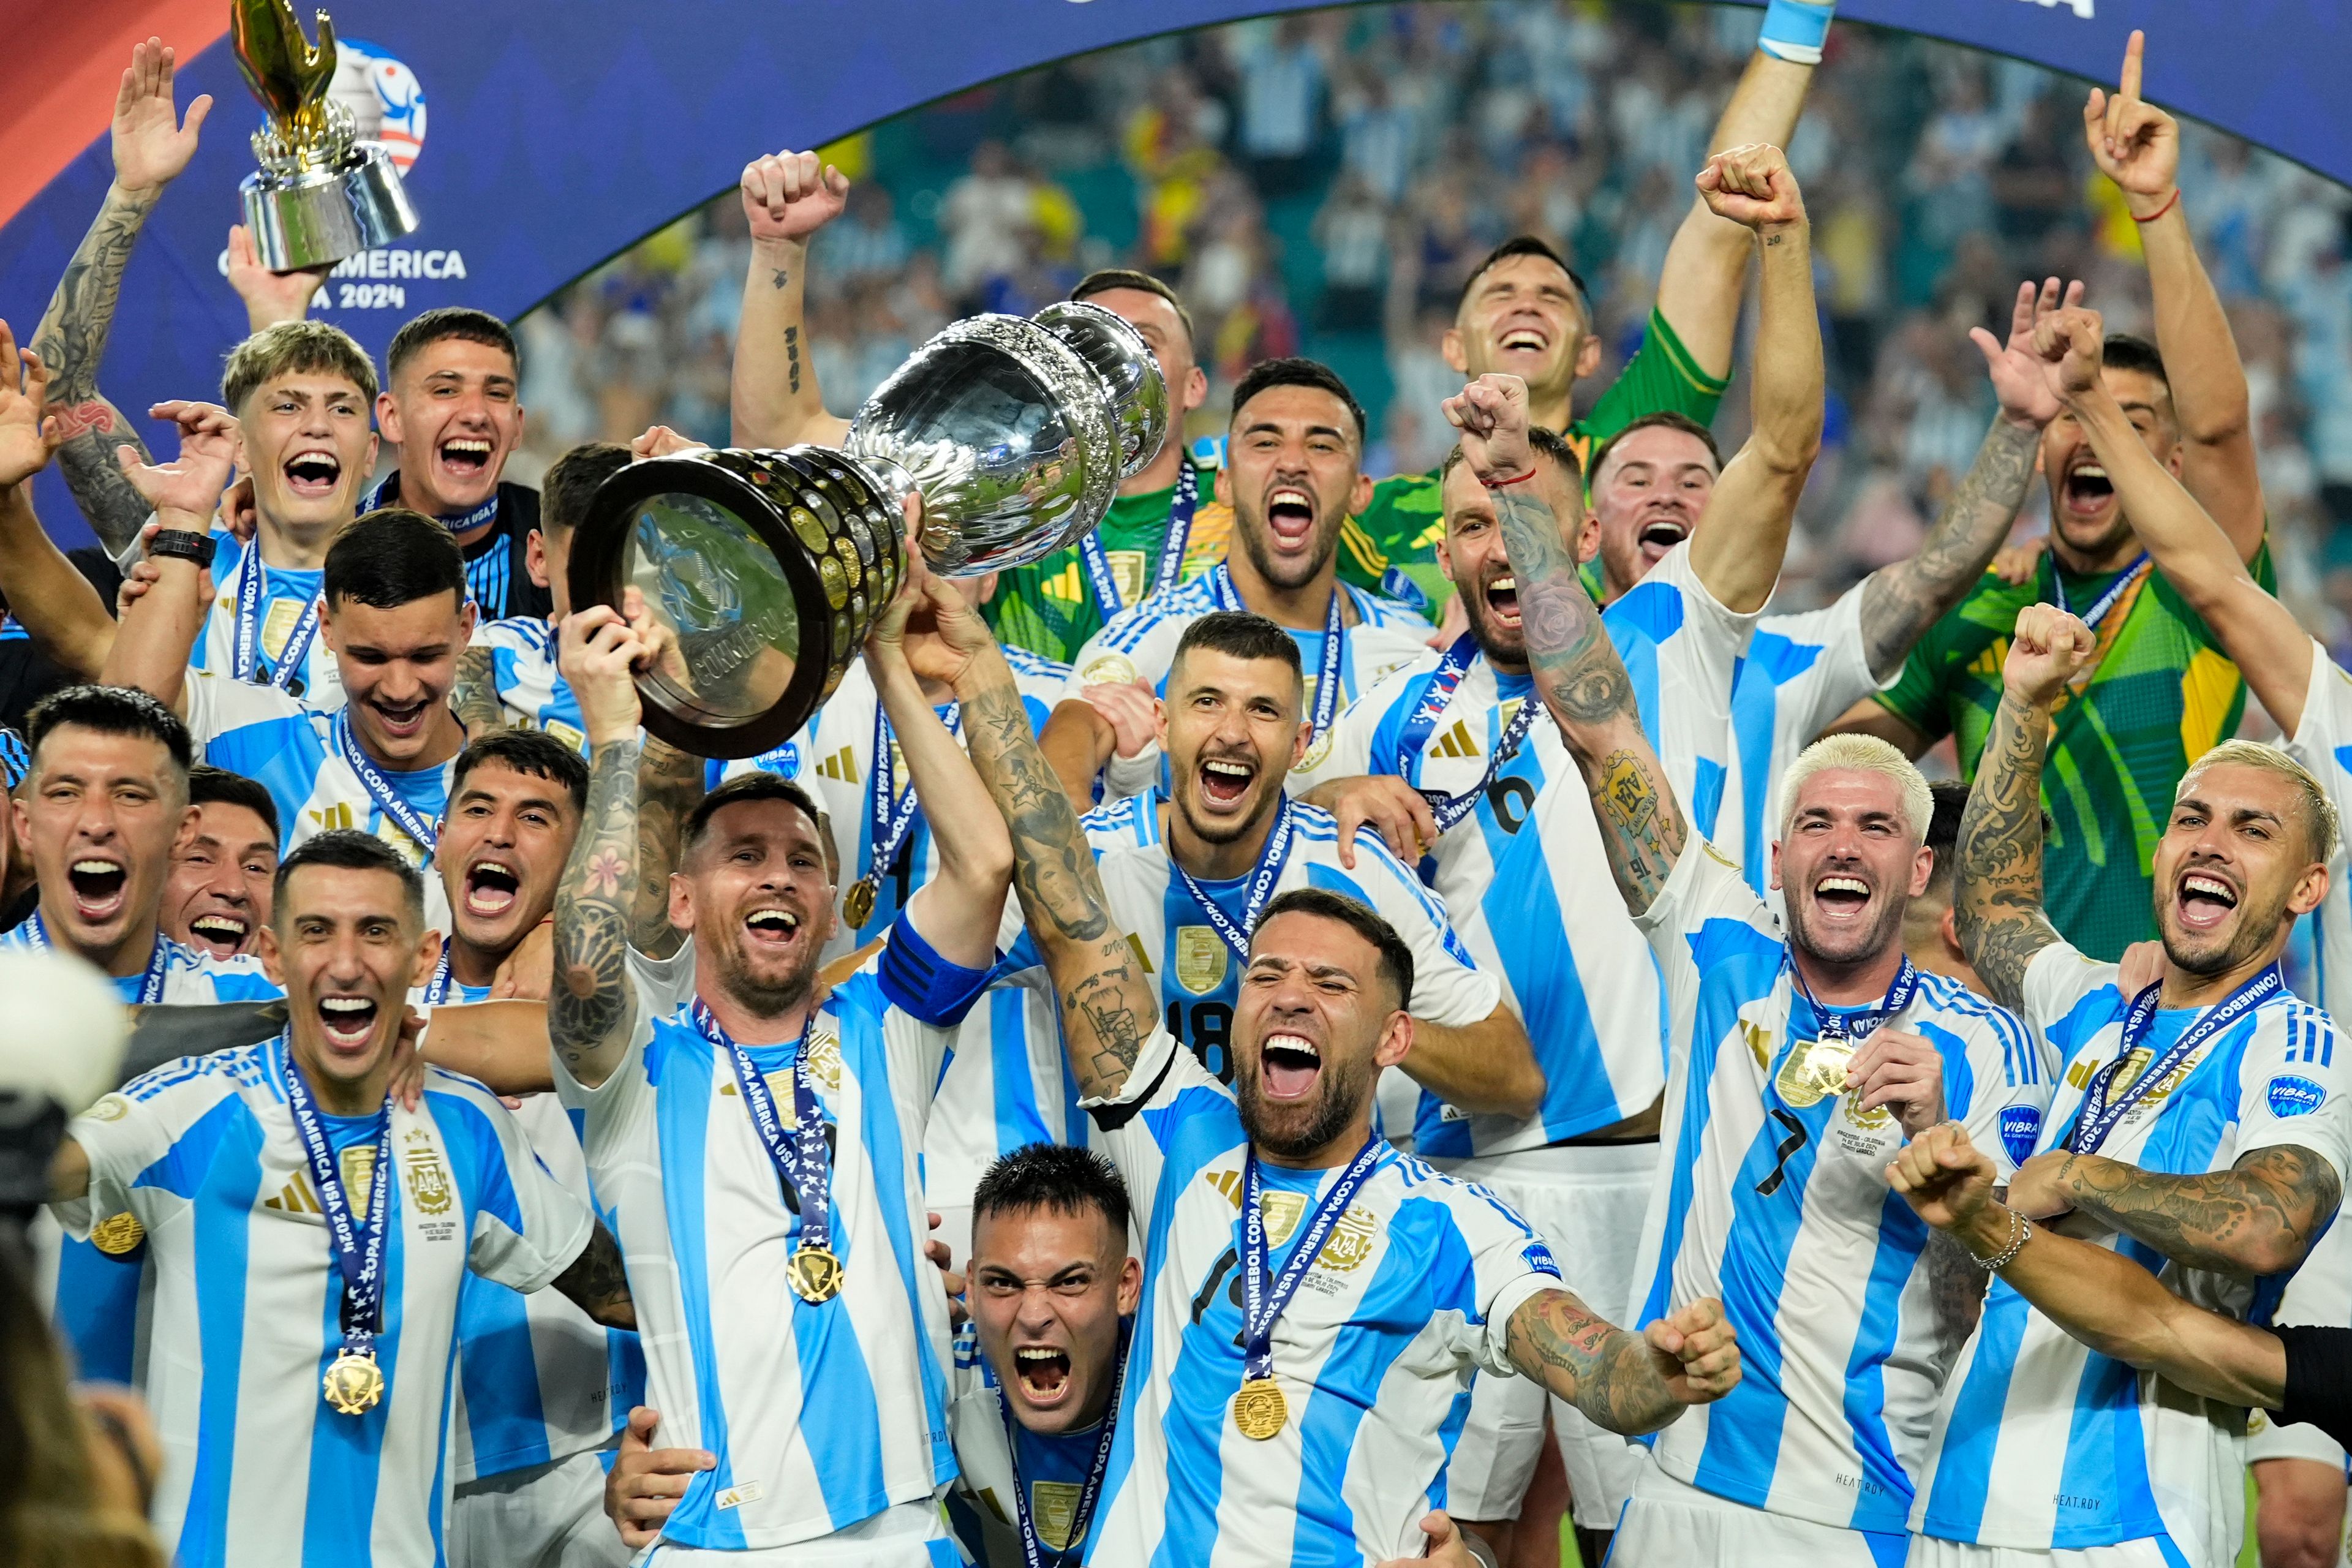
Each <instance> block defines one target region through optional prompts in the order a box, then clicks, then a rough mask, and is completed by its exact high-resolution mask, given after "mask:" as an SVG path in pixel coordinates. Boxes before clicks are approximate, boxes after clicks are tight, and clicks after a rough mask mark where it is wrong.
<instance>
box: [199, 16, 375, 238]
mask: <svg viewBox="0 0 2352 1568" xmlns="http://www.w3.org/2000/svg"><path fill="white" fill-rule="evenodd" d="M318 17H319V42H318V44H317V45H316V46H315V47H313V46H312V44H311V43H310V39H309V38H307V37H303V34H302V24H301V23H299V22H298V21H296V20H295V18H294V7H293V5H292V4H291V0H229V37H230V41H231V43H232V45H233V46H234V47H235V48H236V64H237V68H238V69H239V70H241V71H243V72H244V73H245V80H246V85H247V86H248V87H250V88H252V89H253V96H254V97H255V98H257V99H259V100H261V106H262V108H264V109H266V110H268V111H269V119H268V123H266V124H264V125H263V126H262V128H261V129H260V130H258V131H257V132H254V133H253V155H254V157H255V158H256V159H257V160H259V162H260V163H261V167H260V169H259V170H258V171H257V172H256V173H254V174H248V175H247V176H246V177H245V181H244V183H243V184H240V185H239V186H238V187H237V189H238V191H239V192H240V193H241V194H242V195H244V197H245V223H246V226H247V228H249V229H251V230H252V231H253V244H254V248H255V250H256V251H257V253H258V254H259V256H260V258H261V264H262V265H263V266H264V267H267V268H269V269H270V270H271V271H273V272H288V271H292V270H293V269H295V268H302V267H326V266H331V265H332V264H333V263H335V262H338V261H341V260H342V259H343V258H345V257H348V256H357V255H359V254H360V253H361V252H362V251H364V250H373V249H375V248H376V247H378V246H382V245H388V244H390V243H391V242H392V241H394V240H395V239H398V238H400V237H402V236H403V235H407V234H413V233H415V230H416V222H417V219H416V209H415V207H414V206H412V205H409V200H408V193H407V192H406V191H405V190H404V189H402V187H401V184H400V171H399V170H397V169H395V168H394V166H393V163H392V158H391V155H390V154H389V153H385V151H384V150H383V148H382V147H379V146H377V145H376V144H375V143H374V142H362V141H361V140H360V139H359V133H358V130H357V128H356V127H355V126H354V125H353V123H352V114H351V110H348V109H345V108H344V107H343V106H342V105H341V104H340V103H337V102H335V101H334V100H332V99H331V98H329V97H328V96H327V88H328V85H329V84H330V83H331V82H332V81H333V80H334V79H335V25H334V23H332V22H331V21H330V20H328V17H327V14H326V13H325V12H324V11H320V12H319V13H318Z"/></svg>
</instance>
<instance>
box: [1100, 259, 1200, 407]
mask: <svg viewBox="0 0 2352 1568" xmlns="http://www.w3.org/2000/svg"><path fill="white" fill-rule="evenodd" d="M1112 289H1141V290H1142V291H1143V292H1144V293H1146V294H1157V295H1159V296H1160V298H1161V299H1163V300H1167V301H1168V304H1169V307H1170V308H1171V310H1174V311H1175V312H1176V320H1177V321H1181V323H1183V327H1184V348H1185V351H1186V352H1187V353H1190V352H1191V351H1192V343H1193V338H1192V311H1190V310H1186V309H1184V301H1183V300H1180V299H1178V298H1177V297H1176V290H1175V289H1171V288H1170V287H1168V285H1167V284H1165V283H1162V282H1161V281H1160V279H1157V278H1154V277H1153V276H1152V275H1151V274H1150V273H1149V272H1138V271H1136V270H1135V269H1134V268H1129V267H1105V268H1098V269H1097V270H1095V271H1093V272H1089V273H1087V275H1086V276H1085V277H1084V278H1081V279H1078V286H1077V287H1076V288H1075V289H1071V290H1070V298H1071V299H1073V300H1091V299H1093V298H1094V297H1095V296H1096V295H1097V294H1108V293H1109V292H1110V291H1111V290H1112ZM1168 392H1169V395H1170V396H1171V397H1172V396H1174V395H1175V394H1176V388H1174V387H1172V386H1171V387H1170V388H1169V389H1168Z"/></svg>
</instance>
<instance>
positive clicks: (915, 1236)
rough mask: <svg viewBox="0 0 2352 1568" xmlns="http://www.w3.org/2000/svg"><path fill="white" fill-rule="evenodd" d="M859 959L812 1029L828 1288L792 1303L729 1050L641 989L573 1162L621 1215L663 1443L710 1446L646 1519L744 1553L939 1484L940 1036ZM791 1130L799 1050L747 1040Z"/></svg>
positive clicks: (942, 1471) (943, 1049)
mask: <svg viewBox="0 0 2352 1568" xmlns="http://www.w3.org/2000/svg"><path fill="white" fill-rule="evenodd" d="M883 973H884V972H883V970H882V969H881V967H880V966H878V965H868V966H867V967H866V968H865V969H863V970H861V971H859V972H858V973H856V975H854V976H852V977H851V978H850V979H849V980H847V981H845V982H844V983H843V984H839V985H836V986H835V987H834V989H833V991H832V993H831V994H830V995H829V996H828V997H827V998H826V999H825V1001H824V1005H823V1007H822V1009H821V1010H820V1012H819V1015H818V1018H817V1021H816V1024H815V1026H814V1029H813V1031H812V1033H811V1036H810V1040H809V1058H808V1059H809V1079H810V1081H811V1083H812V1085H813V1087H814V1090H815V1093H816V1096H817V1099H818V1100H819V1102H820V1104H821V1106H822V1108H823V1111H824V1119H825V1124H826V1128H825V1130H826V1132H827V1135H828V1136H827V1138H826V1142H827V1143H828V1144H829V1145H830V1146H831V1151H832V1158H831V1162H830V1169H831V1177H830V1186H831V1223H832V1241H831V1245H832V1248H833V1251H834V1252H835V1254H836V1255H837V1256H838V1257H839V1258H840V1259H841V1264H842V1268H843V1276H842V1285H841V1290H840V1294H838V1295H836V1296H835V1297H834V1298H833V1299H832V1300H828V1301H825V1302H824V1303H821V1304H816V1305H812V1304H810V1303H808V1302H805V1301H803V1300H799V1299H798V1298H797V1297H796V1296H795V1295H794V1294H793V1290H792V1288H791V1286H790V1284H789V1283H788V1281H787V1277H786V1271H785V1264H786V1261H787V1259H788V1258H789V1257H790V1255H791V1253H792V1250H793V1247H796V1246H797V1245H798V1239H797V1238H798V1237H799V1233H800V1229H801V1216H800V1215H799V1214H798V1213H797V1212H796V1210H795V1208H793V1207H792V1206H788V1205H787V1203H786V1201H785V1199H784V1196H783V1194H782V1184H781V1182H780V1180H779V1177H778V1174H777V1171H776V1168H775V1166H774V1165H773V1164H772V1163H771V1162H770V1160H769V1157H768V1152H767V1150H766V1148H765V1146H763V1145H762V1144H761V1142H760V1139H759V1135H758V1133H757V1132H756V1131H755V1130H754V1128H753V1125H752V1121H751V1110H750V1108H749V1107H748V1106H747V1105H746V1104H745V1102H744V1100H743V1099H742V1097H741V1095H740V1092H739V1091H738V1089H737V1088H736V1083H735V1076H734V1070H733V1068H732V1065H731V1063H730V1059H729V1058H728V1056H727V1055H726V1054H725V1053H723V1052H721V1051H719V1050H718V1049H717V1048H715V1047H713V1046H712V1045H711V1043H710V1042H709V1039H708V1038H706V1037H705V1036H704V1035H703V1034H702V1032H701V1031H700V1030H699V1029H698V1028H697V1027H696V1026H695V1024H694V1022H693V1020H692V1018H691V1016H689V1015H688V1012H687V1011H686V1010H684V1009H680V1010H678V1011H677V1012H676V1013H675V1014H657V1013H656V1011H655V1002H656V999H655V998H650V997H646V996H642V995H641V996H640V998H639V1001H638V1004H637V1012H636V1022H635V1028H634V1033H633V1035H632V1037H631V1042H630V1046H629V1049H628V1053H627V1056H626V1058H625V1059H624V1060H623V1061H622V1063H621V1065H620V1066H619V1067H618V1068H615V1069H614V1073H613V1076H612V1077H611V1078H609V1079H606V1080H605V1081H604V1083H603V1084H601V1085H599V1086H598V1087H596V1088H595V1089H587V1088H585V1087H583V1085H581V1084H580V1083H579V1082H578V1081H577V1080H576V1079H572V1077H571V1075H570V1074H569V1073H568V1072H565V1071H563V1070H562V1068H561V1065H560V1064H559V1067H558V1070H557V1083H558V1092H559V1093H560V1094H562V1097H563V1100H564V1103H565V1104H566V1105H567V1106H568V1107H570V1108H572V1109H575V1110H582V1111H584V1112H585V1121H584V1131H585V1137H584V1143H585V1146H586V1149H587V1161H588V1173H589V1177H590V1179H591V1181H592V1182H593V1184H594V1187H595V1191H596V1195H597V1198H598V1201H599V1202H600V1204H601V1205H605V1206H607V1207H608V1208H609V1210H610V1211H611V1213H612V1214H613V1215H614V1217H615V1218H616V1219H617V1220H618V1222H619V1226H618V1233H617V1234H618V1235H619V1237H620V1241H621V1247H622V1251H623V1253H624V1254H625V1258H626V1260H627V1265H628V1272H629V1289H630V1294H631V1295H632V1296H633V1297H634V1298H635V1301H636V1312H637V1329H638V1336H639V1341H640V1343H641V1344H642V1345H643V1347H644V1351H645V1357H646V1398H647V1402H648V1403H649V1404H651V1405H653V1407H654V1408H655V1409H656V1410H658V1411H660V1412H661V1414H662V1425H661V1432H660V1441H661V1442H662V1443H663V1444H664V1445H665V1446H667V1447H699V1448H705V1449H708V1450H709V1451H710V1452H711V1453H713V1454H715V1455H717V1456H718V1459H719V1464H718V1468H715V1469H710V1470H705V1471H702V1472H700V1473H698V1475H697V1476H696V1477H695V1478H694V1479H693V1481H692V1482H691V1483H690V1484H689V1485H688V1489H687V1491H686V1494H685V1496H684V1497H682V1498H681V1499H680V1500H678V1503H677V1509H676V1510H675V1511H674V1512H672V1513H671V1515H670V1516H669V1521H668V1522H667V1524H666V1525H665V1526H664V1527H663V1531H662V1539H663V1540H664V1541H666V1542H670V1543H673V1544H675V1545H678V1546H686V1547H696V1548H703V1549H709V1550H743V1549H757V1548H766V1547H775V1546H786V1545H790V1544H792V1543H793V1542H800V1541H807V1540H812V1539H814V1538H816V1537H820V1536H824V1535H829V1534H832V1533H833V1532H835V1531H840V1530H845V1529H847V1528H848V1527H849V1526H851V1525H853V1524H856V1523H857V1522H858V1521H860V1520H864V1519H866V1518H869V1517H871V1516H872V1515H874V1514H877V1513H879V1512H880V1511H882V1510H884V1509H886V1508H888V1507H890V1506H891V1505H892V1504H894V1503H903V1502H918V1501H922V1500H927V1499H929V1497H930V1496H931V1494H932V1492H933V1491H934V1490H936V1489H938V1488H939V1487H940V1486H941V1485H943V1484H945V1483H946V1482H947V1481H949V1480H950V1479H953V1477H954V1475H955V1458H954V1454H953V1451H952V1449H951V1448H950V1443H949V1436H948V1419H947V1415H948V1389H947V1381H946V1378H947V1365H948V1359H949V1348H948V1345H949V1339H948V1313H947V1294H946V1291H945V1289H943V1288H942V1286H941V1284H940V1273H939V1270H938V1269H937V1268H933V1267H932V1266H931V1264H930V1262H929V1260H928V1259H927V1258H924V1256H923V1253H922V1246H923V1239H924V1234H925V1214H924V1206H923V1189H922V1175H921V1172H920V1170H919V1163H918V1157H917V1156H918V1152H919V1150H920V1148H921V1147H922V1140H923V1130H924V1123H925V1121H926V1120H927V1119H928V1117H929V1112H930V1105H931V1095H932V1088H933V1086H934V1085H935V1084H937V1083H938V1081H939V1078H940V1068H941V1066H942V1064H943V1062H944V1060H945V1057H946V1053H947V1049H948V1044H949V1034H948V1032H947V1031H945V1030H943V1029H939V1028H934V1027H931V1026H927V1025H924V1024H922V1023H920V1022H919V1021H918V1020H917V1019H916V1018H915V1017H914V1016H912V1015H910V1014H909V1013H908V1012H907V1011H906V1010H905V1009H904V1007H903V1006H902V1005H900V1003H899V1000H898V998H897V997H896V996H895V995H894V994H892V992H891V988H890V987H889V986H888V985H887V984H886V982H885V980H884V977H883ZM744 1048H745V1050H746V1051H747V1052H748V1054H749V1055H750V1056H751V1060H752V1062H753V1064H754V1065H755V1066H756V1067H757V1068H759V1070H760V1072H761V1074H762V1075H763V1076H764V1077H765V1078H766V1079H767V1080H768V1083H769V1085H770V1088H771V1092H772V1094H773V1095H774V1097H775V1100H776V1104H777V1107H778V1110H779V1113H780V1114H781V1115H782V1116H783V1117H784V1118H785V1121H786V1125H787V1126H788V1127H789V1126H790V1125H791V1117H792V1115H793V1110H792V1107H793V1058H794V1055H795V1046H794V1044H793V1043H786V1044H783V1045H777V1046H748V1047H744Z"/></svg>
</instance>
